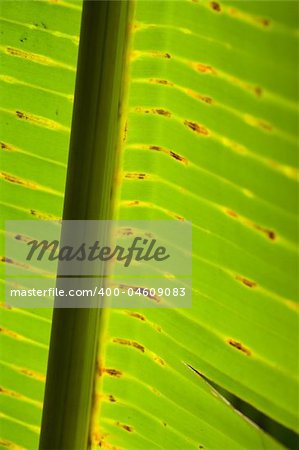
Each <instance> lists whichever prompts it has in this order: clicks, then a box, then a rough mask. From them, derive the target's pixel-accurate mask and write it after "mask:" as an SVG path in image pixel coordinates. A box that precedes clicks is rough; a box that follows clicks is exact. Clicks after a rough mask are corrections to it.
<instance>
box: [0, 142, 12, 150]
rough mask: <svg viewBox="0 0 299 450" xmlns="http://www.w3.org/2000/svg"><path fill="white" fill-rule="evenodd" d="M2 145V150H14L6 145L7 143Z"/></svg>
mask: <svg viewBox="0 0 299 450" xmlns="http://www.w3.org/2000/svg"><path fill="white" fill-rule="evenodd" d="M0 144H1V149H2V150H7V151H13V148H12V147H11V146H10V145H8V144H5V142H1V143H0Z"/></svg>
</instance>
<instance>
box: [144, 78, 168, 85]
mask: <svg viewBox="0 0 299 450" xmlns="http://www.w3.org/2000/svg"><path fill="white" fill-rule="evenodd" d="M149 81H150V83H155V84H163V85H164V86H173V83H171V81H168V80H161V79H160V78H150V80H149Z"/></svg>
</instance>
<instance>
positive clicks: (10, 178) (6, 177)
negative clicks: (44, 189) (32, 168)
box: [0, 172, 34, 186]
mask: <svg viewBox="0 0 299 450" xmlns="http://www.w3.org/2000/svg"><path fill="white" fill-rule="evenodd" d="M0 178H2V179H3V180H6V181H9V182H10V183H15V184H20V185H22V186H25V185H26V184H27V183H26V182H25V181H24V180H21V179H20V178H17V177H15V176H14V175H10V174H9V173H4V172H1V173H0ZM28 184H29V186H30V183H28ZM32 186H34V185H32Z"/></svg>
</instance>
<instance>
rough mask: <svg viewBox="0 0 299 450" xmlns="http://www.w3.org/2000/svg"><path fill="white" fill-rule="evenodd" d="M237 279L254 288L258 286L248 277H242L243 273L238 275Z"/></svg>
mask: <svg viewBox="0 0 299 450" xmlns="http://www.w3.org/2000/svg"><path fill="white" fill-rule="evenodd" d="M236 280H238V281H241V283H243V284H244V285H245V286H247V287H249V288H254V287H256V286H257V283H256V282H255V281H251V280H248V278H245V277H242V276H241V275H237V276H236Z"/></svg>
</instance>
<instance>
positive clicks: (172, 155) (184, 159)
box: [169, 151, 187, 163]
mask: <svg viewBox="0 0 299 450" xmlns="http://www.w3.org/2000/svg"><path fill="white" fill-rule="evenodd" d="M169 154H170V156H171V157H172V158H174V159H176V160H177V161H181V162H185V163H186V162H187V160H186V158H184V157H183V156H181V155H178V154H177V153H174V152H172V151H170V152H169Z"/></svg>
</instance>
